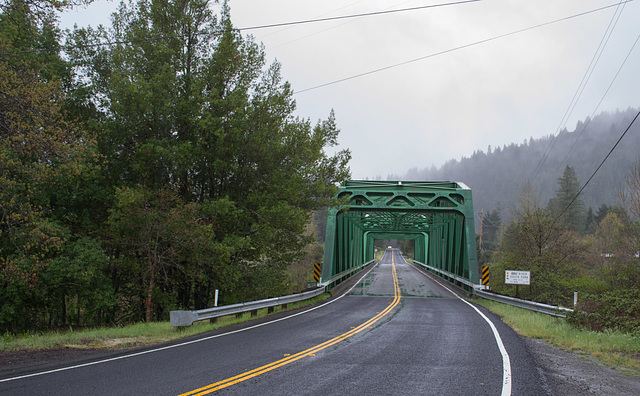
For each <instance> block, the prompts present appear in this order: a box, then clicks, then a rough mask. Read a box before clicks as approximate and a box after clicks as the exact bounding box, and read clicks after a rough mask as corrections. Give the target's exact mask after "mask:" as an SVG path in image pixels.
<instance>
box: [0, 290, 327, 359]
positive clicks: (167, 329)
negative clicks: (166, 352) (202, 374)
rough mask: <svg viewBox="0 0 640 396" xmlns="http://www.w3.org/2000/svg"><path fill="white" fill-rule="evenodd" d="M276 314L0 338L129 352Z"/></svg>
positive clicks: (36, 345)
mask: <svg viewBox="0 0 640 396" xmlns="http://www.w3.org/2000/svg"><path fill="white" fill-rule="evenodd" d="M329 296H330V295H329V294H328V293H325V294H323V295H320V296H318V297H315V298H312V299H309V300H307V301H300V302H297V303H291V304H288V305H287V308H286V309H283V308H282V307H281V306H278V307H274V311H273V313H272V314H276V313H279V312H285V311H291V310H295V309H301V308H305V307H309V306H312V305H315V304H317V303H320V302H322V301H324V300H326V299H327V298H329ZM272 314H268V313H267V309H266V308H265V309H260V310H258V314H257V315H256V316H251V314H250V313H249V312H245V313H244V314H242V316H240V317H237V316H235V315H229V316H223V317H220V318H217V320H216V321H215V322H214V323H210V321H208V320H203V321H200V322H195V323H194V324H193V325H192V326H188V327H172V326H171V324H170V323H169V322H166V321H161V322H150V323H145V322H139V323H132V324H128V325H123V326H108V327H99V328H87V329H81V328H76V329H74V328H73V327H72V326H70V327H69V328H67V329H59V330H55V331H39V332H25V333H23V334H10V333H6V334H5V335H4V336H3V337H2V338H0V351H4V352H7V351H18V350H21V351H33V350H40V349H57V348H77V349H105V350H120V349H129V348H136V347H143V346H148V345H155V344H160V343H164V342H169V341H175V340H178V339H181V338H186V337H190V336H194V335H198V334H202V333H206V332H209V331H212V330H216V329H220V328H223V327H226V326H230V325H233V324H238V323H244V322H247V321H249V320H254V319H260V318H263V317H265V316H267V315H272Z"/></svg>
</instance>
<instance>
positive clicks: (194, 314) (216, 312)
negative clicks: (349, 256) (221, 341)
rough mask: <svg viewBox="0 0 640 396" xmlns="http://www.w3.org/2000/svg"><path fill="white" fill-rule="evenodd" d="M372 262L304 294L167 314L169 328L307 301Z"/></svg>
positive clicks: (346, 272) (337, 276)
mask: <svg viewBox="0 0 640 396" xmlns="http://www.w3.org/2000/svg"><path fill="white" fill-rule="evenodd" d="M373 262H375V260H371V261H369V262H366V263H364V264H362V265H359V266H358V267H355V268H352V269H351V270H349V271H345V272H343V273H340V274H338V275H336V276H334V277H333V278H331V279H330V280H328V281H326V282H322V283H321V284H320V286H319V287H318V288H317V289H314V290H310V291H307V292H304V293H298V294H291V295H288V296H282V297H274V298H268V299H266V300H258V301H251V302H246V303H239V304H233V305H225V306H222V307H215V308H206V309H200V310H197V311H186V310H182V311H171V312H170V313H169V317H170V322H171V326H174V327H184V326H191V325H192V324H193V323H194V322H199V321H201V320H207V319H213V318H219V317H221V316H226V315H233V314H239V313H244V312H250V311H255V310H258V309H263V308H270V307H276V306H278V305H284V304H290V303H294V302H298V301H304V300H308V299H310V298H313V297H316V296H319V295H321V294H322V293H324V292H325V290H326V288H327V286H329V285H331V284H333V283H334V282H337V281H338V280H340V279H342V278H348V277H350V276H351V275H353V274H354V273H355V272H358V271H360V270H361V269H363V268H365V267H367V266H368V265H369V264H371V263H373Z"/></svg>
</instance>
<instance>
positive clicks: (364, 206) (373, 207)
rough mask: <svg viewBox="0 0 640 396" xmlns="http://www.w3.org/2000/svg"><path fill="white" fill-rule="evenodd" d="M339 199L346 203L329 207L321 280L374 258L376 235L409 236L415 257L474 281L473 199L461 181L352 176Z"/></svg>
mask: <svg viewBox="0 0 640 396" xmlns="http://www.w3.org/2000/svg"><path fill="white" fill-rule="evenodd" d="M338 198H340V199H342V200H344V201H345V202H346V203H345V205H344V206H342V207H339V208H333V209H330V210H329V214H328V219H327V231H326V238H325V253H324V263H323V271H322V281H323V282H324V283H328V282H331V283H332V284H333V283H337V282H334V281H333V280H335V279H338V280H341V279H344V277H342V276H341V274H346V273H351V272H352V270H353V269H354V268H357V267H359V266H362V265H363V264H364V263H367V262H370V261H371V260H373V259H374V241H375V240H376V239H413V240H414V241H415V260H417V261H420V262H422V263H425V264H428V265H430V266H433V267H435V268H438V269H440V270H442V271H445V272H446V273H450V274H451V275H452V277H451V278H450V279H454V277H453V276H459V277H462V278H464V279H467V280H469V281H470V282H472V283H475V284H478V283H479V269H478V260H477V253H476V240H475V222H474V212H473V199H472V193H471V189H470V188H469V187H467V186H466V185H465V184H463V183H459V182H452V181H436V182H421V181H368V180H352V181H348V182H346V183H345V184H343V185H341V186H340V187H339V192H338ZM338 282H339V281H338ZM332 284H330V285H329V287H331V286H332ZM460 286H463V287H464V285H460Z"/></svg>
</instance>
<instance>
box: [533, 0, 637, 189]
mask: <svg viewBox="0 0 640 396" xmlns="http://www.w3.org/2000/svg"><path fill="white" fill-rule="evenodd" d="M621 4H622V5H623V8H624V5H626V3H624V4H623V0H621V1H620V3H618V7H617V8H616V11H615V12H614V14H613V15H612V17H611V20H610V21H609V25H608V26H607V29H606V30H605V32H604V34H603V35H602V39H600V43H599V44H598V48H596V51H595V53H594V54H593V57H591V62H589V66H588V67H587V69H586V70H585V73H584V75H583V76H582V80H581V81H580V84H578V87H577V88H576V91H575V92H574V94H573V97H572V98H571V101H570V102H569V106H568V107H567V110H566V111H565V113H564V115H563V116H562V119H561V120H560V123H559V124H558V127H557V128H556V131H555V134H554V135H555V136H553V137H552V138H551V140H549V144H548V145H547V149H546V150H545V151H544V153H543V154H542V156H541V157H540V160H538V164H537V165H536V167H535V168H534V170H533V172H532V173H531V176H530V177H529V180H533V177H534V176H535V175H536V174H538V171H539V170H541V169H542V166H543V165H544V163H545V162H546V161H547V159H548V158H549V155H550V154H551V152H552V151H553V148H554V147H555V144H556V142H557V141H558V138H559V136H560V131H561V130H562V128H563V127H564V126H566V123H567V121H568V119H569V117H570V116H571V114H572V113H573V110H574V109H575V106H576V104H577V103H578V100H579V99H580V96H582V92H584V88H585V87H586V85H587V82H588V81H589V79H590V77H591V74H592V73H593V70H594V69H595V67H596V64H597V63H598V61H599V60H600V56H601V55H602V52H603V51H604V48H605V47H606V45H607V43H608V41H609V38H610V37H611V34H612V33H613V29H614V28H615V26H616V25H617V23H618V20H619V18H620V15H622V11H621V12H620V13H618V10H619V9H620V5H621ZM616 15H617V18H616ZM614 21H615V23H614ZM612 26H613V27H612ZM560 165H562V164H560ZM559 168H560V167H558V169H559ZM555 173H557V170H556V172H555ZM555 173H554V174H555Z"/></svg>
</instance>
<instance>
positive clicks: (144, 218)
mask: <svg viewBox="0 0 640 396" xmlns="http://www.w3.org/2000/svg"><path fill="white" fill-rule="evenodd" d="M67 4H69V3H68V2H53V1H46V0H45V1H36V2H23V1H21V0H12V1H10V2H8V3H7V6H6V7H3V8H2V13H0V49H1V51H0V53H1V54H2V55H0V91H1V92H2V93H1V94H0V121H1V122H0V132H1V134H2V140H1V142H0V183H1V184H0V187H1V188H0V205H1V209H2V211H1V213H2V216H1V217H0V253H1V255H0V270H1V272H0V297H1V298H2V301H3V305H2V308H0V329H2V330H9V331H20V330H21V329H28V328H31V329H34V328H42V327H56V326H65V325H68V324H73V325H95V324H103V323H123V322H130V321H139V320H142V319H145V320H147V321H150V320H157V319H163V318H167V317H168V314H169V311H170V310H171V309H175V308H195V309H200V308H205V307H209V306H212V305H213V298H214V290H216V289H220V303H221V304H230V303H235V302H239V301H246V300H249V299H255V298H266V297H271V296H275V295H279V294H282V293H286V292H288V291H289V290H290V288H292V287H293V285H292V284H291V283H295V282H299V281H298V280H296V281H291V279H288V278H287V275H286V272H287V269H288V268H290V266H291V263H293V262H296V261H298V262H299V261H301V260H304V257H305V255H307V253H308V250H309V249H307V250H305V247H306V246H308V244H309V243H310V242H312V241H313V240H314V238H313V235H312V234H309V233H305V228H306V226H307V224H308V223H309V221H310V217H311V214H312V213H313V212H314V211H317V210H319V209H321V208H326V207H327V206H330V205H332V204H333V203H334V202H333V196H334V195H335V193H336V185H337V184H339V183H341V182H342V181H344V180H346V179H348V178H349V168H348V166H347V163H348V161H349V159H350V153H349V152H348V151H347V150H342V151H335V154H333V155H328V154H326V153H325V148H326V147H331V146H336V145H337V137H338V134H339V130H338V128H337V125H336V121H335V116H334V114H333V112H331V113H330V114H329V117H328V118H327V119H326V120H321V121H318V123H317V124H315V125H312V123H311V122H310V121H309V120H304V119H300V118H296V117H294V116H293V113H294V111H295V101H294V100H293V98H292V89H291V87H290V85H289V84H288V83H287V82H286V81H284V80H283V79H282V77H281V75H280V65H279V64H278V63H274V64H272V65H267V64H266V63H265V58H266V56H265V53H264V49H263V48H262V47H261V46H259V45H257V44H256V43H254V42H253V41H252V39H251V38H245V37H243V36H242V35H241V33H240V32H239V31H237V30H234V29H233V26H232V24H231V20H230V15H229V8H228V6H227V4H226V3H225V4H223V7H222V11H221V12H220V13H219V15H214V13H213V12H212V11H211V9H210V8H209V5H210V4H209V1H207V0H188V1H186V2H184V1H173V0H154V1H150V0H140V1H130V2H129V3H123V4H122V5H121V7H120V9H119V10H118V12H117V13H116V15H115V16H114V18H113V21H112V22H113V23H112V26H111V27H108V28H102V27H100V28H98V29H91V28H87V29H80V30H76V31H74V32H72V33H71V34H70V35H69V36H68V37H67V44H69V46H70V47H71V49H70V50H68V52H67V54H66V55H67V56H66V57H65V58H64V59H63V58H62V57H60V56H59V54H58V52H59V50H60V44H59V41H60V38H61V36H60V31H59V29H58V28H57V26H56V18H55V13H54V12H55V10H58V9H60V8H63V7H65V6H67ZM34 10H36V11H34ZM158 37H164V39H157V38H158ZM106 41H109V42H118V43H120V44H114V45H108V46H102V45H96V44H101V43H104V42H106ZM35 48H48V49H52V51H32V50H33V49H35ZM65 59H66V60H65ZM67 60H68V61H67ZM312 250H314V251H315V252H316V253H317V250H318V249H317V246H316V247H315V248H314V249H312ZM316 256H317V254H316ZM309 273H311V269H309ZM302 283H304V282H302ZM5 302H6V303H5Z"/></svg>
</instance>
